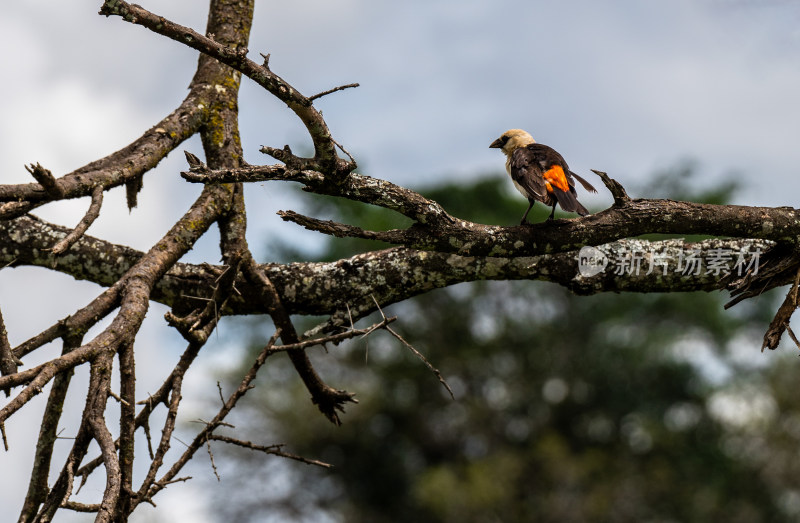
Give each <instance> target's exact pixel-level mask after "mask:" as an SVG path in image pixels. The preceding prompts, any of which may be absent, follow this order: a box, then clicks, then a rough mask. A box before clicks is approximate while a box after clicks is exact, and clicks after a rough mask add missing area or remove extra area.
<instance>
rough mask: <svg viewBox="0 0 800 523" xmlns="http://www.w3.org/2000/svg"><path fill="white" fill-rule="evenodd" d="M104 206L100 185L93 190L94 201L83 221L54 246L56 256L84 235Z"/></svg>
mask: <svg viewBox="0 0 800 523" xmlns="http://www.w3.org/2000/svg"><path fill="white" fill-rule="evenodd" d="M102 206H103V187H102V186H100V185H98V186H97V187H95V188H94V191H92V203H91V205H89V210H88V211H86V214H85V215H84V217H83V218H81V221H80V222H79V223H78V226H77V227H75V230H73V231H72V232H71V233H69V234H68V235H66V236H65V237H64V239H63V240H61V241H60V242H58V243H57V244H55V245H54V246H53V254H55V255H56V256H57V255H59V254H62V253H63V252H65V251H66V250H67V249H69V248H70V247H71V246H72V245H73V244H74V243H75V242H76V241H78V238H80V237H81V236H83V234H84V233H85V232H86V230H87V229H88V228H89V227H90V226H91V225H92V224H93V223H94V221H95V220H96V219H97V217H98V216H100V208H101V207H102Z"/></svg>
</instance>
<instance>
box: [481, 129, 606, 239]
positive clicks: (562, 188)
mask: <svg viewBox="0 0 800 523" xmlns="http://www.w3.org/2000/svg"><path fill="white" fill-rule="evenodd" d="M489 147H490V148H493V149H500V150H502V151H503V153H504V154H505V155H506V170H507V171H508V174H509V175H510V176H511V181H513V182H514V187H516V188H517V190H518V191H519V192H521V193H522V196H524V197H525V198H527V199H528V202H529V203H530V205H528V210H527V211H525V214H524V215H523V216H522V221H521V222H520V224H525V223H526V222H527V218H528V213H529V212H531V209H532V208H533V204H534V203H536V202H537V201H539V202H542V203H544V204H545V205H548V206H551V207H552V208H553V211H552V212H551V213H550V218H548V219H549V220H552V219H553V216H554V215H555V212H556V204H559V205H561V208H562V209H564V210H565V211H568V212H576V213H578V214H580V215H581V216H586V215H587V214H589V211H587V210H586V207H584V206H583V205H581V202H579V201H578V198H577V197H576V193H575V179H577V180H578V181H579V182H581V185H583V188H584V189H586V190H587V191H589V192H597V189H595V188H594V187H592V184H590V183H589V182H587V181H586V180H584V179H583V178H581V177H580V176H578V175H577V174H575V173H574V172H572V171H570V170H569V167H568V166H567V162H565V161H564V158H563V157H562V156H561V155H560V154H558V152H556V151H555V150H554V149H553V148H552V147H548V146H546V145H543V144H540V143H536V141H535V140H534V139H533V137H532V136H531V135H530V134H528V133H526V132H525V131H523V130H522V129H511V130H508V131H506V132H504V133H503V135H502V136H500V138H498V139H497V140H495V141H493V142H492V144H491V145H490V146H489ZM573 177H574V178H575V179H573Z"/></svg>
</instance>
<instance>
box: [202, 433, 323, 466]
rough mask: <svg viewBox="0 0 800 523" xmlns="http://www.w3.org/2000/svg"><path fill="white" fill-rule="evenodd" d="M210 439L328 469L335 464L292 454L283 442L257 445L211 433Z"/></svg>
mask: <svg viewBox="0 0 800 523" xmlns="http://www.w3.org/2000/svg"><path fill="white" fill-rule="evenodd" d="M209 439H213V440H215V441H222V442H225V443H230V444H231V445H237V446H239V447H243V448H246V449H251V450H257V451H259V452H264V453H266V454H273V455H275V456H280V457H282V458H289V459H293V460H295V461H300V462H302V463H306V464H308V465H316V466H318V467H323V468H326V469H330V468H333V465H331V464H330V463H325V462H324V461H318V460H316V459H308V458H304V457H302V456H298V455H296V454H290V453H288V452H284V451H283V450H281V449H282V448H283V447H284V444H283V443H279V444H275V445H268V446H264V445H257V444H255V443H252V442H250V441H243V440H240V439H235V438H230V437H228V436H221V435H219V434H211V435H209Z"/></svg>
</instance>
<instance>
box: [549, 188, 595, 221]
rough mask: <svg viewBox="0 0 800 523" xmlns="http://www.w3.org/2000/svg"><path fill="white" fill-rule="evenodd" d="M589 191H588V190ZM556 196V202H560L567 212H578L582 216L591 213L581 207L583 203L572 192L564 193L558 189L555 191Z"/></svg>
mask: <svg viewBox="0 0 800 523" xmlns="http://www.w3.org/2000/svg"><path fill="white" fill-rule="evenodd" d="M587 190H588V189H587ZM553 193H554V194H555V195H556V200H558V204H559V205H560V206H561V208H562V209H564V210H565V211H567V212H576V213H578V214H580V215H581V216H586V215H587V214H589V211H587V210H586V207H584V206H583V205H581V202H579V201H578V199H577V198H576V197H575V195H574V194H573V193H572V191H562V190H560V189H556V190H554V191H553Z"/></svg>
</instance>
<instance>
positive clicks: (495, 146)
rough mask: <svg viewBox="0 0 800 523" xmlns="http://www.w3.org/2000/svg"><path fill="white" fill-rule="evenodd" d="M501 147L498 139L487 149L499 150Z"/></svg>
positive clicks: (501, 143) (501, 144)
mask: <svg viewBox="0 0 800 523" xmlns="http://www.w3.org/2000/svg"><path fill="white" fill-rule="evenodd" d="M502 147H503V142H501V141H500V138H498V139H497V140H495V141H493V142H492V145H490V146H489V149H500V148H502Z"/></svg>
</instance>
